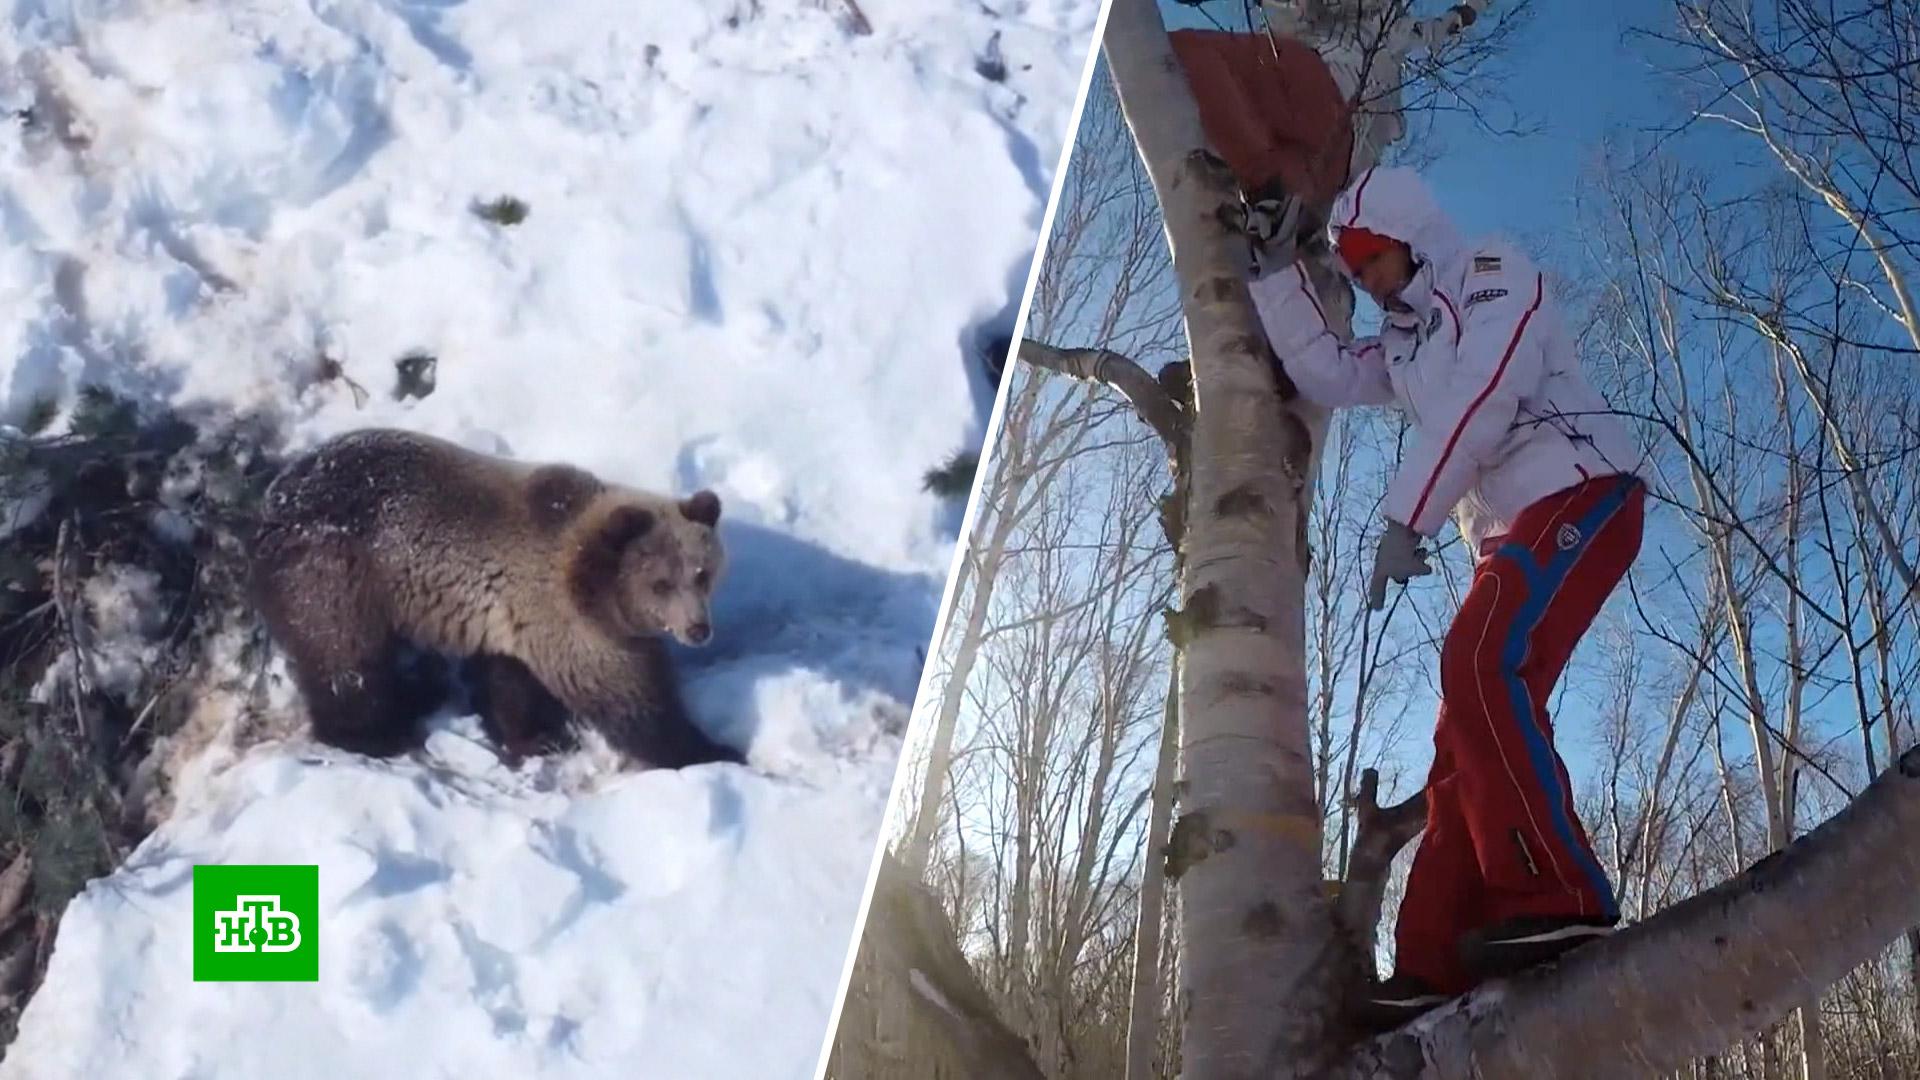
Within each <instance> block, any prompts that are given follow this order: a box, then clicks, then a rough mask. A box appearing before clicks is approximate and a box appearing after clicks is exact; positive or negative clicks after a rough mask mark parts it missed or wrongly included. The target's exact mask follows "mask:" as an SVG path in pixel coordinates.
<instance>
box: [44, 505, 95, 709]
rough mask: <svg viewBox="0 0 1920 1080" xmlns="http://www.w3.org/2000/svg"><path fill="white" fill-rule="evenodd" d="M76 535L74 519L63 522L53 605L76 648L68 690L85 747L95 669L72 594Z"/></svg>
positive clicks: (56, 552) (57, 548)
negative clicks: (71, 548) (70, 564)
mask: <svg viewBox="0 0 1920 1080" xmlns="http://www.w3.org/2000/svg"><path fill="white" fill-rule="evenodd" d="M72 538H73V519H72V518H68V519H67V520H65V521H62V522H61V523H60V534H59V537H58V539H57V540H56V541H55V542H54V547H53V604H54V608H55V610H57V611H58V612H59V613H60V626H61V629H63V630H65V631H66V635H67V647H68V648H69V649H71V650H72V651H73V676H72V677H71V678H70V679H68V680H67V689H68V691H69V692H70V693H71V694H72V695H73V720H74V723H75V724H77V725H79V728H78V731H77V734H78V735H79V736H80V742H81V745H83V746H89V747H90V746H91V745H92V743H93V733H92V731H91V730H89V729H90V725H89V724H88V723H87V706H86V699H85V693H86V690H87V687H88V685H90V684H91V682H92V680H91V679H89V678H87V673H88V671H90V670H91V668H92V658H91V657H90V656H88V655H87V647H86V643H85V642H83V641H81V640H80V622H81V620H80V619H79V618H78V617H76V616H75V615H74V612H73V598H72V597H71V596H69V595H68V591H67V587H68V578H67V550H68V543H69V541H71V540H72Z"/></svg>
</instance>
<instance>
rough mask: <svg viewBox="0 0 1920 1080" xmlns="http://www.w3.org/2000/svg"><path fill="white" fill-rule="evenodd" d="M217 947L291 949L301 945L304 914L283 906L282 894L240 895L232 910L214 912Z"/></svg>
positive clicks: (230, 950) (220, 949)
mask: <svg viewBox="0 0 1920 1080" xmlns="http://www.w3.org/2000/svg"><path fill="white" fill-rule="evenodd" d="M213 923H214V932H213V933H214V937H213V951H214V952H223V953H250V952H264V953H288V952H295V951H297V950H298V949H299V948H300V916H298V915H295V914H294V913H293V912H291V911H283V910H281V908H280V897H278V896H241V897H237V898H236V899H235V902H234V907H233V909H232V910H230V911H215V912H214V913H213Z"/></svg>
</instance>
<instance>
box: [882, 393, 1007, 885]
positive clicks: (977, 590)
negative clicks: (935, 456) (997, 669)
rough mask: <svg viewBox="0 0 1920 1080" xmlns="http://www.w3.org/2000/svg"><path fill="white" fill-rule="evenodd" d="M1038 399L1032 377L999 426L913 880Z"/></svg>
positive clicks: (932, 755) (923, 805) (942, 784)
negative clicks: (985, 518) (986, 517)
mask: <svg viewBox="0 0 1920 1080" xmlns="http://www.w3.org/2000/svg"><path fill="white" fill-rule="evenodd" d="M1039 395H1040V384H1039V380H1037V379H1030V380H1028V381H1027V384H1026V385H1025V386H1022V387H1021V388H1020V393H1019V394H1017V395H1015V400H1013V401H1009V402H1008V403H1007V423H1004V424H1003V425H1002V436H1001V440H1000V445H1001V460H1000V463H999V465H998V466H997V468H996V473H997V475H996V477H995V480H996V481H997V482H996V483H994V484H993V485H992V487H991V489H990V493H989V494H988V496H987V497H988V499H989V502H988V507H989V508H991V509H992V510H993V528H992V530H991V531H990V532H989V533H988V534H987V537H986V543H985V544H984V545H983V546H982V547H980V548H979V549H978V554H977V555H974V556H970V557H969V558H968V561H967V566H968V567H970V568H971V570H972V575H971V576H972V579H973V581H972V585H973V591H972V594H971V595H970V596H969V597H968V606H967V619H966V622H965V623H963V624H961V626H960V637H959V639H958V640H957V641H956V642H955V644H954V652H953V667H952V669H951V670H950V671H949V672H948V673H947V681H946V685H945V686H944V687H943V688H942V690H941V693H940V708H939V711H938V712H936V713H935V714H934V721H933V736H932V743H931V746H930V747H929V749H928V752H927V767H926V775H925V776H924V777H922V779H921V784H920V805H919V807H918V809H917V810H915V812H914V817H913V823H912V825H911V827H910V828H909V831H908V833H907V837H906V840H905V842H904V843H903V844H902V845H901V848H900V861H901V862H902V863H903V864H904V865H905V866H906V868H907V869H908V871H910V872H911V873H912V874H913V875H914V877H915V878H917V879H922V880H924V879H925V877H926V873H927V863H928V861H929V860H930V859H931V858H932V854H933V834H934V832H935V830H936V829H937V827H938V826H939V822H940V802H941V799H942V798H943V797H944V796H943V793H944V792H945V791H946V784H947V774H948V773H949V772H950V771H952V768H953V733H954V728H955V726H956V725H957V724H958V723H959V720H960V706H961V704H962V703H963V702H965V700H966V696H967V680H968V679H969V678H970V677H971V676H972V675H973V665H974V664H975V662H976V661H978V659H979V657H980V645H981V642H982V641H984V640H985V636H986V625H987V611H988V609H989V608H990V607H991V606H992V603H991V602H992V600H993V589H994V585H995V583H996V582H997V581H998V580H999V577H1000V568H1001V565H1002V564H1003V563H1004V562H1005V560H1006V550H1007V538H1008V537H1009V536H1011V535H1012V533H1013V528H1014V526H1015V525H1016V524H1018V522H1019V520H1020V517H1021V509H1020V508H1021V503H1022V500H1023V499H1024V498H1025V494H1026V485H1027V481H1028V480H1029V478H1030V474H1029V468H1028V465H1027V462H1026V460H1025V453H1024V451H1025V448H1024V447H1023V446H1021V445H1020V443H1022V442H1023V441H1024V439H1025V437H1026V434H1027V428H1028V426H1029V424H1030V423H1031V422H1032V419H1033V413H1034V409H1035V407H1036V405H1037V404H1038V401H1039ZM963 584H964V583H963ZM958 587H959V586H956V588H958ZM949 626H951V624H949ZM927 660H928V662H929V663H932V662H933V657H931V656H929V657H928V658H927Z"/></svg>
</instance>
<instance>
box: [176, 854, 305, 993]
mask: <svg viewBox="0 0 1920 1080" xmlns="http://www.w3.org/2000/svg"><path fill="white" fill-rule="evenodd" d="M193 981H194V982H319V981H320V868H319V867H318V866H195V867H194V868H193Z"/></svg>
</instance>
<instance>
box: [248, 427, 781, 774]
mask: <svg viewBox="0 0 1920 1080" xmlns="http://www.w3.org/2000/svg"><path fill="white" fill-rule="evenodd" d="M719 520H720V499H719V497H718V496H716V495H715V494H714V493H713V492H711V491H700V492H697V493H695V494H693V495H691V496H689V497H687V498H685V499H672V498H666V497H662V496H657V495H651V494H648V493H645V492H641V491H635V490H632V489H630V488H624V487H620V486H617V485H613V484H607V483H602V482H601V481H600V480H598V479H596V478H595V477H594V476H593V475H592V474H590V473H587V472H585V471H583V470H581V469H577V468H574V467H572V466H568V465H533V464H526V463H521V462H515V461H511V460H506V459H502V458H495V457H490V456H487V455H485V454H480V453H476V452H474V451H470V450H467V449H465V448H463V447H460V446H457V445H455V444H453V443H450V442H446V441H444V440H441V439H436V438H433V437H431V436H427V435H420V434H416V433H413V432H408V431H397V430H390V429H369V430H362V431H355V432H352V433H349V434H346V435H341V436H338V437H336V438H334V439H332V440H330V441H328V442H326V443H323V444H322V445H320V446H319V447H317V448H315V449H313V450H311V451H309V452H308V453H306V454H304V455H303V456H301V457H299V458H297V459H295V460H294V461H292V462H291V463H289V464H288V465H287V467H286V468H285V469H284V470H282V471H281V473H280V474H279V476H277V477H276V478H275V479H274V481H273V483H272V485H271V486H270V487H269V488H268V489H267V495H266V509H265V511H264V514H263V520H262V522H261V526H260V530H259V533H258V534H257V536H256V538H255V543H254V548H253V552H252V568H251V588H252V593H253V599H254V602H255V604H256V605H257V606H258V608H259V610H260V613H261V615H262V617H263V618H264V619H265V621H266V624H267V629H268V631H269V632H270V633H271V635H272V636H273V639H274V640H275V641H276V642H278V643H279V645H280V647H281V648H282V649H283V650H285V652H286V653H287V656H288V659H289V660H290V661H291V665H292V668H293V673H294V679H295V681H296V682H297V684H298V685H299V688H300V692H301V694H302V696H303V697H304V698H305V699H306V703H307V709H308V711H309V713H310V714H311V719H312V729H313V733H314V735H315V737H317V738H318V739H319V740H320V741H322V742H325V743H327V744H329V745H332V746H336V747H339V748H341V749H345V750H351V751H355V752H359V753H365V754H371V755H376V756H381V757H386V756H391V755H395V754H400V753H404V752H406V751H408V750H411V749H413V748H415V747H417V746H419V745H420V744H421V742H422V740H423V739H424V733H423V732H422V730H421V725H420V721H421V720H422V719H423V716H422V713H423V712H424V711H426V710H425V708H423V707H422V706H423V704H425V703H423V702H422V701H421V700H419V699H418V695H410V694H409V693H408V688H407V684H406V681H405V677H404V675H403V672H402V664H401V660H402V652H403V650H404V649H406V648H408V647H413V648H418V649H421V650H426V651H428V652H429V653H437V654H440V655H443V656H446V657H450V658H453V659H456V660H458V661H460V662H462V664H463V670H464V672H465V673H466V675H467V678H468V682H469V683H470V685H471V686H472V689H473V691H474V696H475V704H476V705H477V706H478V711H479V713H480V716H481V721H482V724H483V726H484V728H485V730H486V732H487V735H488V737H489V738H491V739H492V740H493V741H494V742H495V743H496V744H497V745H498V746H499V747H500V750H501V756H502V758H503V759H505V760H506V761H508V762H509V763H510V764H512V763H517V762H518V761H519V760H520V759H521V758H522V757H523V756H524V755H526V754H528V753H532V752H539V751H542V750H549V749H561V748H564V747H567V746H571V745H572V743H573V739H572V732H571V730H570V728H569V724H568V714H571V716H572V718H573V719H574V720H575V721H577V722H580V723H585V724H590V725H592V726H593V727H594V728H595V729H597V730H598V731H599V732H601V734H602V735H604V736H605V737H606V739H607V742H608V743H609V744H610V745H612V746H613V747H614V749H616V750H618V751H620V752H621V753H622V754H623V755H625V756H626V757H628V758H630V759H635V760H637V761H638V762H641V763H646V764H651V765H657V766H663V767H669V768H672V767H679V766H684V765H693V764H698V763H700V762H707V761H731V762H739V761H741V760H743V759H742V756H741V754H740V753H739V752H738V751H737V750H734V749H733V748H731V747H728V746H724V745H721V744H719V743H716V742H715V741H713V740H712V739H710V738H709V737H708V736H707V735H706V734H705V733H703V732H702V731H701V730H700V729H699V728H698V727H696V726H694V724H693V723H692V722H691V721H690V720H689V719H688V717H687V714H686V710H685V707H684V706H683V705H682V703H681V699H680V690H679V684H678V680H677V679H676V677H675V674H674V669H673V666H672V663H671V660H670V657H669V656H668V654H667V650H666V643H665V641H664V640H663V639H662V636H663V635H668V634H671V635H672V636H673V637H675V638H677V639H679V640H680V641H682V642H684V643H686V644H689V645H703V644H705V643H706V642H707V640H708V639H709V638H710V637H711V636H712V632H713V631H712V624H711V616H710V613H709V600H710V597H711V596H712V593H713V589H714V587H715V585H716V584H717V583H718V582H719V580H720V575H721V573H722V572H723V571H724V569H725V567H726V552H725V550H724V549H723V548H722V546H721V544H720V539H719V535H718V533H717V532H716V530H715V527H716V525H717V524H718V522H719ZM410 698H411V699H412V700H410Z"/></svg>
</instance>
